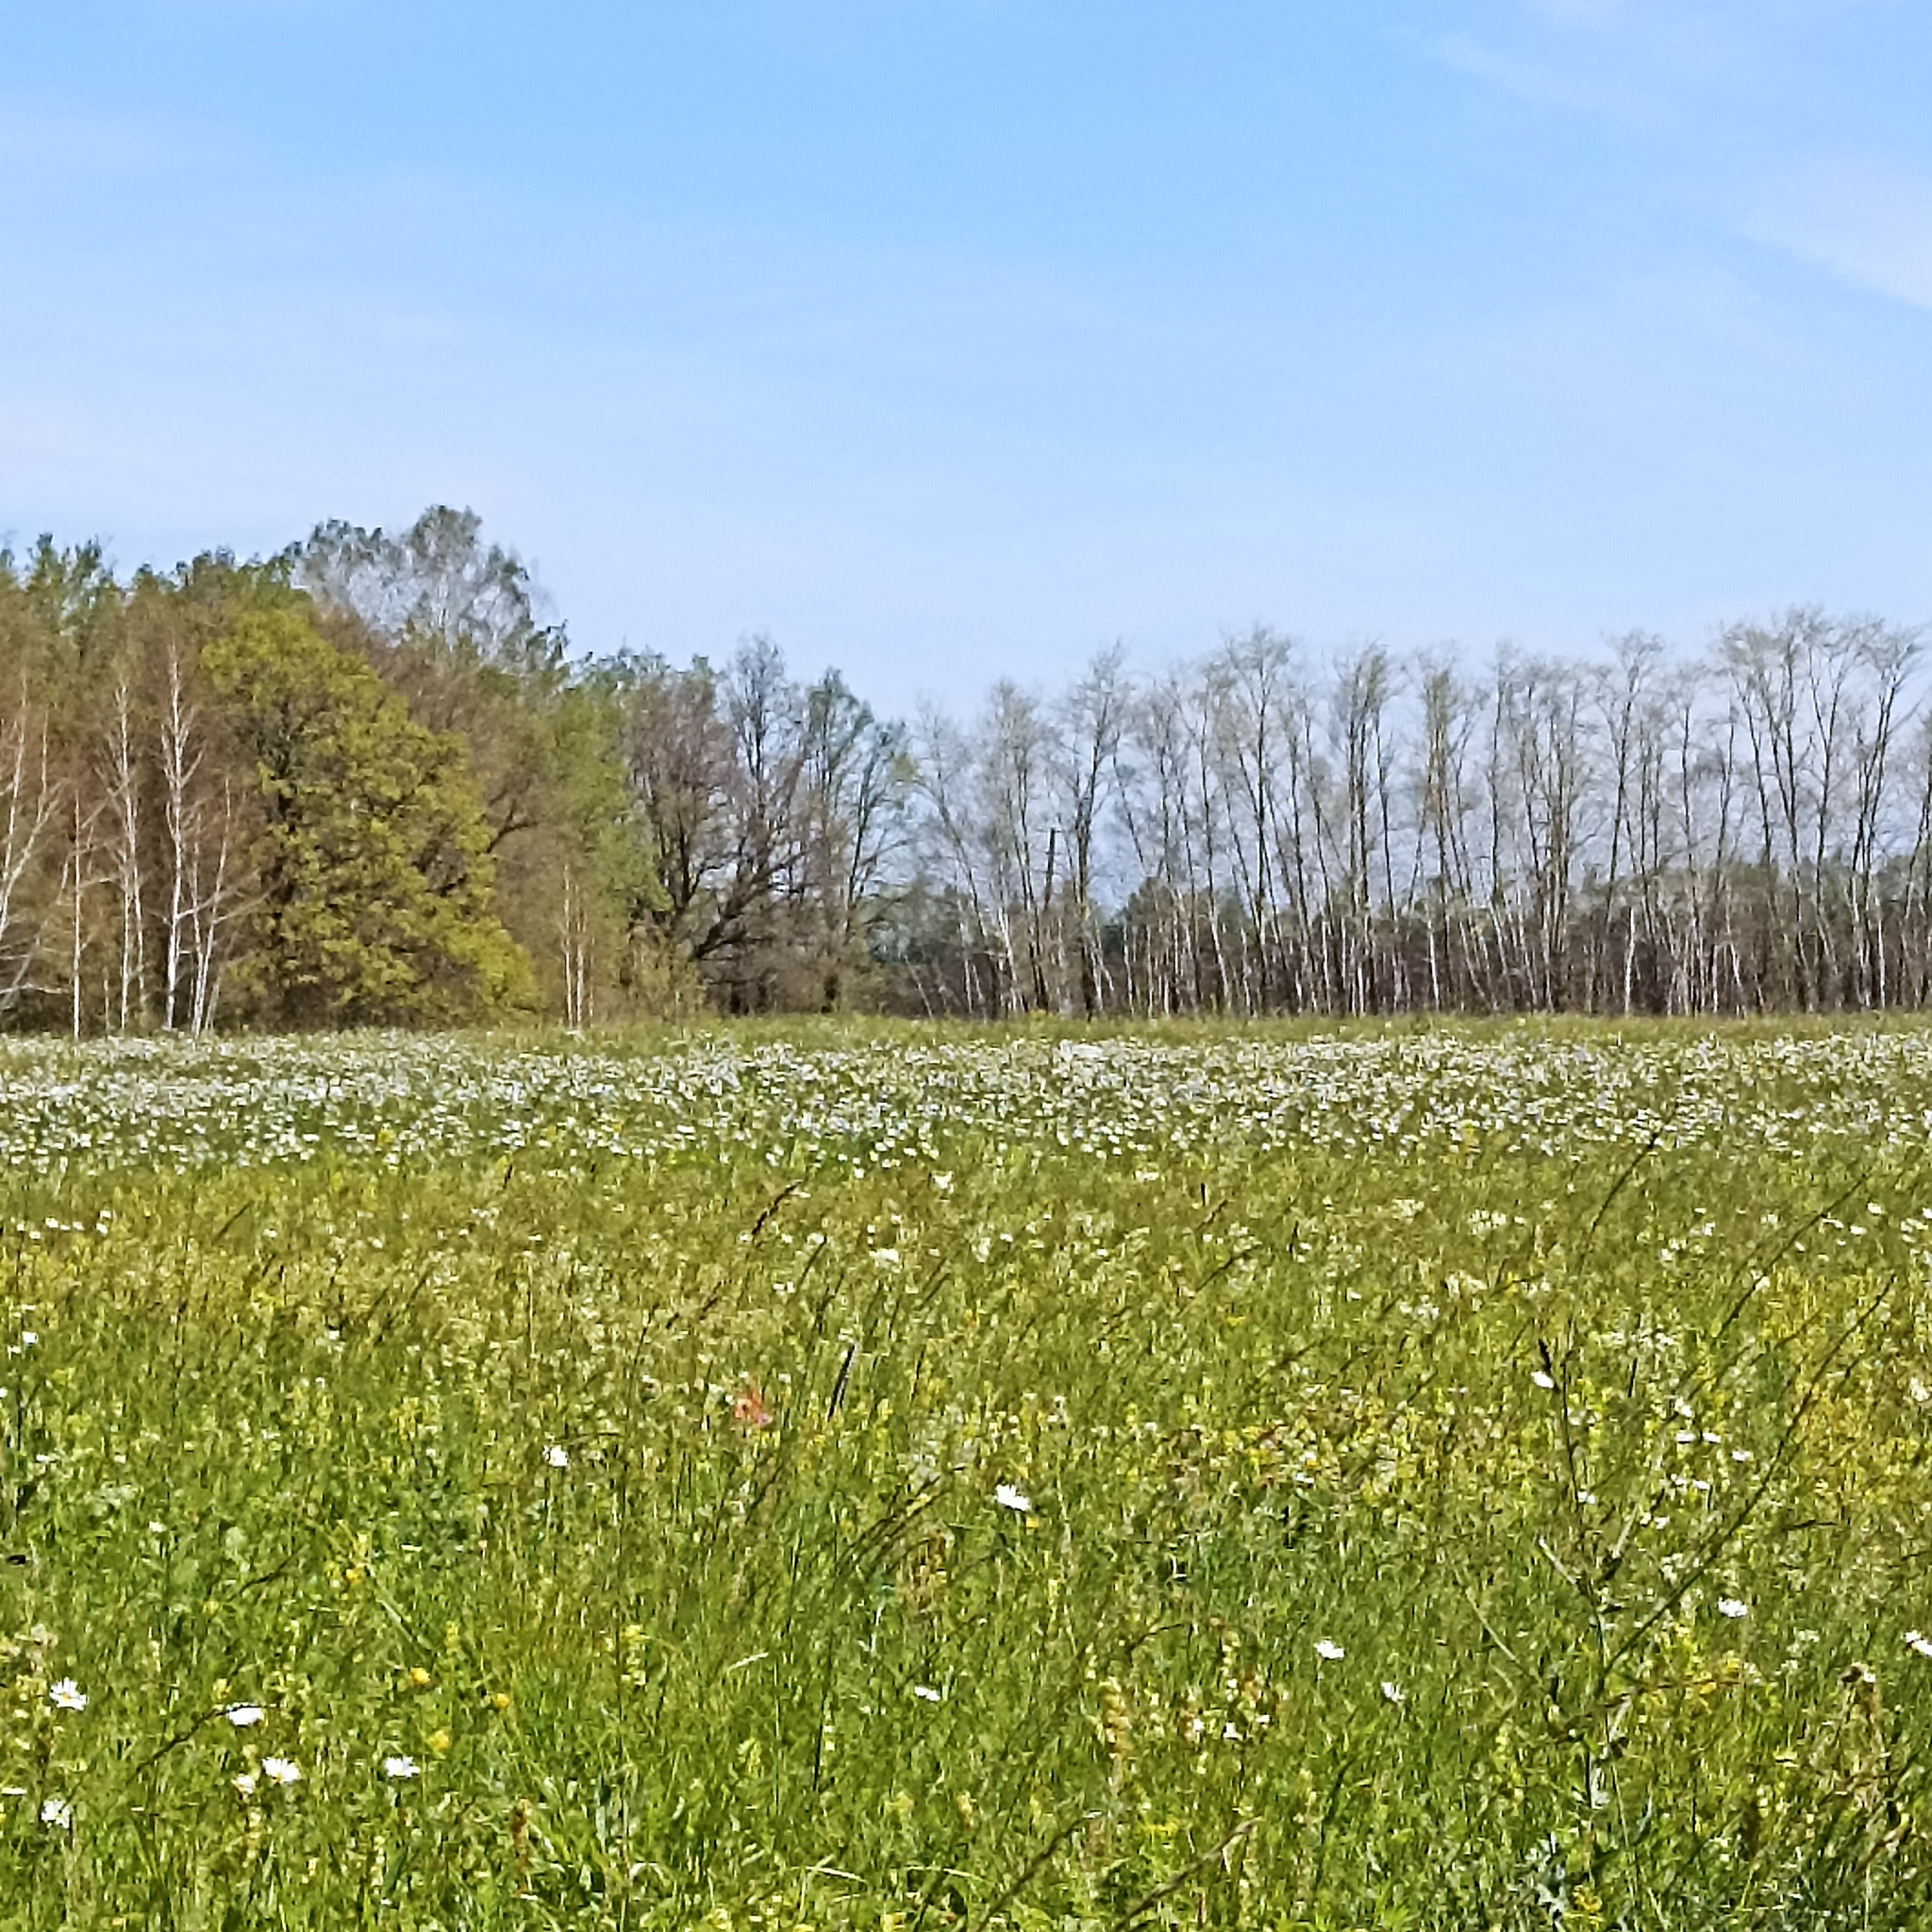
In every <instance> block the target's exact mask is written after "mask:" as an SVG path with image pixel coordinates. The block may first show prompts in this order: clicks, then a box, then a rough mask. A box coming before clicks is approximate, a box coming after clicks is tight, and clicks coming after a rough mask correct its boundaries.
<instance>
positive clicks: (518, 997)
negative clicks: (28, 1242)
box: [0, 509, 1932, 1036]
mask: <svg viewBox="0 0 1932 1932" xmlns="http://www.w3.org/2000/svg"><path fill="white" fill-rule="evenodd" d="M1921 643H1922V641H1921V638H1920V636H1919V634H1918V633H1916V632H1913V631H1908V630H1904V629H1900V628H1898V627H1896V626H1892V625H1883V624H1878V623H1874V622H1867V621H1849V620H1841V619H1835V618H1831V617H1828V616H1825V615H1824V614H1822V613H1820V612H1817V611H1814V610H1798V611H1793V612H1790V613H1789V614H1787V615H1785V616H1783V617H1781V618H1778V619H1776V620H1774V621H1773V622H1770V623H1765V624H1739V625H1733V626H1730V627H1728V628H1727V629H1725V630H1724V632H1723V633H1722V635H1721V636H1720V637H1719V638H1718V639H1717V640H1716V641H1714V642H1713V643H1712V644H1711V645H1710V646H1709V648H1707V650H1705V651H1703V652H1701V653H1698V654H1696V655H1683V654H1675V653H1673V652H1672V651H1670V650H1669V649H1667V648H1666V647H1665V646H1664V645H1663V644H1662V643H1661V642H1660V641H1657V640H1656V639H1653V638H1648V637H1642V636H1632V637H1629V638H1625V639H1624V640H1622V641H1618V642H1617V643H1616V644H1614V645H1613V646H1611V647H1610V648H1609V649H1608V650H1607V652H1606V653H1605V655H1604V657H1603V659H1602V661H1598V662H1591V663H1582V662H1576V661H1572V660H1550V659H1544V658H1532V657H1527V656H1524V655H1521V654H1513V653H1508V652H1505V653H1500V654H1497V655H1496V656H1494V657H1493V658H1491V659H1490V660H1489V661H1488V662H1487V663H1485V664H1484V665H1482V666H1481V667H1480V668H1478V667H1477V666H1475V665H1474V664H1472V663H1471V662H1469V661H1467V660H1465V659H1462V658H1454V657H1450V656H1447V655H1444V656H1441V657H1439V658H1420V659H1413V660H1402V659H1397V658H1394V657H1392V656H1391V654H1389V653H1387V652H1385V651H1382V650H1380V649H1377V648H1374V647H1369V648H1363V649H1358V650H1355V651H1351V652H1346V653H1343V654H1341V655H1339V656H1328V657H1323V658H1317V657H1314V656H1311V655H1310V654H1307V653H1306V652H1305V651H1303V650H1302V649H1300V648H1299V647H1298V646H1296V645H1295V644H1293V643H1292V642H1291V641H1289V640H1287V639H1285V638H1282V637H1279V636H1277V635H1275V634H1274V633H1271V632H1268V631H1258V630H1257V631H1256V632H1254V633H1252V634H1250V635H1248V636H1246V637H1243V638H1241V639H1238V640H1233V641H1227V642H1224V644H1223V645H1222V646H1221V647H1220V648H1218V649H1217V650H1215V651H1214V652H1212V653H1210V654H1208V655H1207V656H1206V657H1204V658H1201V659H1199V660H1198V661H1195V662H1192V663H1189V664H1186V665H1182V666H1176V667H1173V668H1170V669H1168V670H1165V671H1162V672H1159V673H1157V674H1155V675H1133V674H1131V673H1130V672H1129V670H1128V669H1127V667H1126V665H1125V663H1124V658H1123V657H1122V655H1121V654H1120V653H1119V652H1118V651H1114V652H1107V653H1103V654H1101V655H1100V656H1099V657H1097V658H1094V659H1093V660H1092V662H1091V664H1090V665H1089V666H1088V667H1087V669H1086V670H1085V672H1084V673H1083V674H1082V675H1080V676H1078V677H1077V678H1075V679H1074V680H1073V681H1072V682H1071V683H1069V684H1068V685H1067V687H1066V688H1065V689H1063V690H1061V691H1058V692H1057V693H1053V694H1051V695H1041V694H1038V693H1035V692H1031V691H1023V690H1021V689H1019V688H1017V687H1015V686H1013V685H1010V684H1002V685H999V686H997V687H996V688H995V689H994V690H993V691H992V693H991V696H990V698H989V699H988V701H987V703H986V705H985V706H984V707H983V708H982V709H981V710H980V711H979V712H978V713H977V714H976V715H974V717H972V718H971V719H964V720H962V719H958V718H954V717H949V716H947V715H944V714H942V713H940V712H938V711H931V710H929V711H926V712H924V713H923V714H922V715H921V716H920V718H919V719H918V720H917V722H916V724H915V725H914V726H913V727H912V728H911V729H909V730H908V729H907V728H906V727H905V726H903V725H901V724H896V723H893V722H891V721H889V720H884V719H881V718H879V717H877V716H875V715H874V712H873V711H872V709H871V708H870V707H868V706H867V705H866V704H865V703H864V701H863V700H862V699H861V698H859V697H858V695H857V694H855V693H854V692H853V691H851V690H849V689H848V688H847V686H846V684H845V683H844V681H843V680H842V678H841V676H840V675H838V674H837V673H836V672H827V673H825V674H824V675H823V676H821V677H819V678H818V679H816V680H815V681H811V682H804V681H800V680H796V679H794V678H792V677H791V675H789V673H788V671H787V669H786V666H785V664H784V661H783V659H782V658H781V657H780V655H779V654H778V652H777V650H776V649H775V648H774V646H773V645H771V644H770V643H769V642H767V641H752V642H750V643H747V644H745V645H743V646H741V648H740V649H739V650H738V651H737V652H736V653H735V654H734V656H733V657H732V658H731V659H730V660H729V661H728V662H727V663H725V664H724V665H722V666H714V665H712V664H710V663H708V662H707V661H705V660H703V659H699V660H696V661H694V662H692V663H690V664H687V665H677V664H673V663H671V662H669V661H668V660H666V659H665V658H661V657H658V656H649V655H623V656H619V657H617V658H604V659H586V658H581V657H576V656H574V655H572V654H571V653H570V652H569V651H568V649H567V647H566V639H565V636H564V633H563V631H562V629H561V627H560V626H559V625H555V624H552V623H548V622H546V621H545V618H544V614H543V611H542V609H541V601H540V598H539V596H538V593H537V591H536V588H535V586H534V585H533V584H532V583H531V581H530V578H529V576H528V574H527V572H526V571H525V569H524V567H523V565H522V564H521V563H520V562H519V561H518V560H517V558H515V557H514V556H513V555H512V554H510V553H508V552H507V551H505V550H503V549H501V548H500V547H498V546H495V545H493V544H489V543H486V542H485V541H483V538H482V535H481V531H480V529H479V526H478V524H477V521H476V519H475V517H474V516H473V515H471V514H469V513H468V512H458V511H453V510H448V509H436V510H431V511H429V512H427V513H425V516H424V517H422V518H421V519H419V520H418V522H417V523H416V524H415V525H412V526H411V527H410V528H409V529H408V530H407V531H405V532H403V533H401V534H400V535H394V536H391V535H389V534H386V533H384V532H382V531H379V530H377V531H367V530H362V529H358V528H356V527H354V526H351V525H341V524H336V525H324V526H322V527H321V528H319V529H318V530H316V531H315V532H314V533H313V534H312V536H311V537H310V538H309V539H308V541H305V542H303V543H301V544H298V545H295V546H293V547H292V548H291V549H290V550H289V551H287V552H286V553H284V554H283V555H281V556H279V557H276V558H272V559H269V560H267V561H262V562H248V563H242V562H237V561H236V560H235V559H234V558H230V557H228V556H225V555H220V554H214V555H209V556H206V557H202V558H196V559H195V560H194V561H193V562H192V563H190V564H187V565H184V566H182V567H181V568H180V569H178V570H176V571H175V572H174V573H172V574H167V575H163V574H160V573H157V572H153V571H142V572H141V573H138V574H137V575H134V576H133V578H132V579H131V580H129V581H125V582H123V581H121V580H119V579H117V578H116V577H115V575H113V574H112V573H111V571H110V570H109V569H108V566H107V564H106V562H105V561H104V559H103V558H102V556H101V553H100V552H99V550H98V549H97V548H94V547H92V546H81V547H79V548H75V549H61V548H58V547H57V546H56V545H55V544H54V543H53V542H52V541H48V540H43V541H42V542H41V543H40V544H39V545H38V546H37V547H36V548H35V549H34V550H33V551H32V552H31V553H30V554H27V555H25V556H23V557H15V556H12V555H10V554H6V553H0V1022H5V1023H6V1024H11V1025H14V1026H22V1027H39V1028H50V1027H59V1028H61V1029H63V1030H67V1031H71V1032H73V1033H74V1034H75V1035H76V1036H78V1035H83V1034H95V1033H102V1032H108V1033H138V1032H143V1031H177V1032H189V1033H195V1032H200V1031H202V1030H205V1029H206V1028H208V1027H209V1026H210V1025H214V1024H244V1025H245V1024H254V1025H275V1026H315V1025H345V1024H449V1023H456V1022H461V1021H467V1020H472V1019H477V1018H482V1017H487V1016H489V1015H491V1014H497V1013H505V1012H518V1011H523V1012H541V1013H547V1014H551V1015H554V1016H556V1017H557V1018H558V1019H561V1020H563V1021H565V1022H566V1023H568V1024H574V1025H581V1024H588V1023H590V1022H591V1021H594V1020H598V1019H604V1018H619V1017H624V1016H625V1015H632V1014H667V1013H674V1014H675V1013H680V1012H695V1011H698V1010H700V1009H704V1008H710V1009H715V1010H722V1011H729V1012H753V1011H777V1010H812V1011H818V1010H836V1009H842V1008H883V1009H893V1010H901V1011H909V1012H929V1013H958V1014H964V1015H969V1016H977V1017H983V1018H987V1017H998V1016H1003V1015H1009V1014H1018V1013H1024V1012H1041V1011H1043V1012H1050V1013H1060V1014H1071V1015H1088V1016H1093V1017H1099V1016H1104V1015H1108V1014H1121V1015H1141V1016H1158V1015H1166V1014H1181V1013H1194V1012H1218V1013H1231V1014H1242V1015H1257V1014H1263V1013H1274V1012H1286V1013H1320V1014H1334V1015H1344V1014H1368V1013H1400V1012H1409V1011H1433V1010H1443V1011H1473V1012H1511V1011H1524V1010H1548V1011H1555V1010H1578V1011H1593V1012H1609V1013H1636V1012H1645V1013H1652V1012H1654V1013H1743V1012H1757V1011H1786V1010H1839V1009H1875V1008H1916V1007H1922V1006H1924V1005H1925V1004H1926V1003H1927V1000H1928V997H1932V720H1928V716H1927V713H1926V709H1925V708H1924V703H1923V699H1924V696H1925V694H1926V681H1925V679H1924V661H1923V655H1922V648H1921Z"/></svg>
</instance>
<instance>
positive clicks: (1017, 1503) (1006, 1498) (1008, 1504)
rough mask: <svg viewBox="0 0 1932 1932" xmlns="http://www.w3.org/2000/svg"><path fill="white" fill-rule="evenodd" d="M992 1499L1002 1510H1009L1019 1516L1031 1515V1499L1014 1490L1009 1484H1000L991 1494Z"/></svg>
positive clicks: (1024, 1492) (1025, 1494)
mask: <svg viewBox="0 0 1932 1932" xmlns="http://www.w3.org/2000/svg"><path fill="white" fill-rule="evenodd" d="M992 1499H993V1501H994V1502H995V1503H997V1504H998V1505H999V1506H1000V1507H1001V1508H1002V1509H1010V1510H1012V1511H1013V1512H1014V1513H1015V1514H1016V1515H1019V1516H1030V1515H1031V1514H1032V1513H1033V1498H1032V1497H1031V1496H1029V1495H1028V1494H1027V1493H1026V1491H1024V1490H1020V1489H1015V1488H1014V1487H1013V1485H1012V1484H1011V1483H1002V1484H1000V1486H999V1487H998V1488H997V1489H996V1490H994V1491H993V1492H992Z"/></svg>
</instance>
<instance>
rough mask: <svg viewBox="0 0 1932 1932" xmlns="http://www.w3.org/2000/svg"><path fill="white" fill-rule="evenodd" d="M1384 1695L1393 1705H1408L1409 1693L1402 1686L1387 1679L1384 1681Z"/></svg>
mask: <svg viewBox="0 0 1932 1932" xmlns="http://www.w3.org/2000/svg"><path fill="white" fill-rule="evenodd" d="M1382 1695H1383V1696H1384V1697H1386V1698H1387V1699H1388V1700H1389V1702H1390V1703H1391V1704H1406V1703H1407V1701H1408V1692H1407V1691H1405V1690H1404V1689H1403V1688H1402V1686H1401V1685H1400V1684H1395V1683H1391V1681H1390V1680H1389V1679H1388V1678H1387V1677H1384V1678H1383V1679H1382Z"/></svg>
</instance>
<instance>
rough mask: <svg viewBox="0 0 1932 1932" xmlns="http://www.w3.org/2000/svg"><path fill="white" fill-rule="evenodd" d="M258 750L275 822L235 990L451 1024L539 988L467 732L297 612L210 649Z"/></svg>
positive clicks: (226, 694)
mask: <svg viewBox="0 0 1932 1932" xmlns="http://www.w3.org/2000/svg"><path fill="white" fill-rule="evenodd" d="M202 669H203V672H204V673H205V675H206V676H207V677H208V682H209V685H210V687H211V688H212V690H213V691H214V692H215V693H216V695H217V697H218V699H219V700H220V702H221V703H222V705H223V707H224V708H225V711H226V713H227V717H228V723H229V725H230V728H231V729H232V730H233V731H234V732H235V734H236V735H237V737H238V738H239V739H240V740H241V741H242V743H243V744H244V745H245V746H246V747H247V748H248V750H249V752H250V753H251V754H252V756H253V758H254V761H255V765H256V770H257V774H258V779H259V788H260V804H261V810H262V822H261V828H260V836H259V841H258V856H257V865H258V875H259V898H258V902H257V906H256V908H255V912H254V915H253V920H254V935H253V936H254V941H255V944H254V947H253V950H252V952H251V954H250V956H249V958H247V959H246V960H245V961H244V962H243V963H242V966H241V967H240V968H239V969H238V970H237V972H236V974H234V975H233V976H232V978H231V981H230V984H231V987H232V989H233V991H234V992H235V993H236V994H237V996H238V997H240V998H241V999H242V1000H243V1001H244V1002H245V1003H246V1004H247V1005H248V1007H249V1008H251V1009H253V1010H254V1011H256V1012H257V1013H258V1014H259V1015H260V1016H261V1017H263V1018H266V1019H269V1020H272V1021H275V1022H276V1023H280V1024H296V1025H304V1024H311V1025H312V1024H334V1025H355V1024H401V1023H407V1022H423V1021H428V1022H455V1021H463V1020H470V1019H474V1018H476V1017H478V1016H480V1015H483V1014H487V1013H489V1012H491V1011H494V1010H499V1009H501V1008H505V1007H511V1006H520V1005H526V1004H528V1002H529V999H530V997H531V991H532V989H531V978H530V969H529V962H528V960H527V958H525V955H524V954H523V952H522V951H521V949H520V948H519V947H518V946H517V945H516V943H515V942H514V941H512V940H511V939H510V937H509V935H508V932H507V931H506V930H505V929H504V926H503V924H502V922H501V920H499V919H498V917H497V915H496V910H495V905H494V868H493V865H492V862H491V855H490V842H491V833H490V827H489V824H488V823H487V821H486V819H485V817H484V813H483V809H482V807H481V805H480V803H479V801H478V799H477V795H476V788H475V782H474V780H473V779H472V777H471V774H470V771H469V767H468V764H467V762H466V760H465V758H464V755H463V750H462V746H461V744H460V742H459V741H458V740H457V739H456V738H455V737H453V736H446V735H441V734H439V733H436V732H433V731H430V730H427V729H425V727H424V726H423V725H422V724H418V723H416V722H415V720H413V719H412V718H411V717H410V716H409V714H408V708H407V707H406V706H405V704H404V703H403V700H402V699H401V698H400V697H399V696H398V695H397V694H396V693H395V692H394V691H392V690H391V689H390V688H389V687H388V686H387V685H386V684H385V683H384V682H383V680H382V679H381V678H380V677H379V676H377V675H376V674H375V672H374V671H373V670H372V669H371V668H370V667H369V666H368V665H367V664H366V663H364V662H362V661H361V660H360V659H359V658H356V657H355V656H353V655H351V654H350V653H349V652H347V651H343V650H341V649H338V648H337V647H336V646H335V645H333V644H331V643H330V642H329V641H327V640H326V639H325V638H324V637H322V636H321V635H320V634H319V633H318V632H317V631H316V629H315V628H314V626H313V625H311V624H310V623H309V622H308V620H307V618H306V617H305V616H304V615H303V614H301V613H300V612H298V611H296V610H293V609H279V610H265V611H257V612H252V613H250V614H248V615H246V616H244V617H242V619H241V620H240V621H239V622H238V623H237V624H236V625H235V626H234V628H233V629H232V630H231V631H229V632H228V633H227V634H226V635H225V637H223V638H221V639H220V640H219V641H216V642H215V643H213V644H211V645H210V646H209V647H208V649H207V651H206V652H205V653H204V654H203V658H202Z"/></svg>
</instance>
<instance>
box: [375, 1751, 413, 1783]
mask: <svg viewBox="0 0 1932 1932" xmlns="http://www.w3.org/2000/svg"><path fill="white" fill-rule="evenodd" d="M421 1772H422V1767H421V1766H420V1765H419V1764H418V1763H417V1762H416V1760H415V1759H414V1758H413V1757H385V1758H384V1759H383V1760H382V1774H383V1776H384V1777H387V1778H393V1779H395V1780H396V1781H397V1782H398V1783H400V1782H401V1781H402V1780H404V1779H406V1778H412V1777H416V1776H419V1775H420V1774H421Z"/></svg>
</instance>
